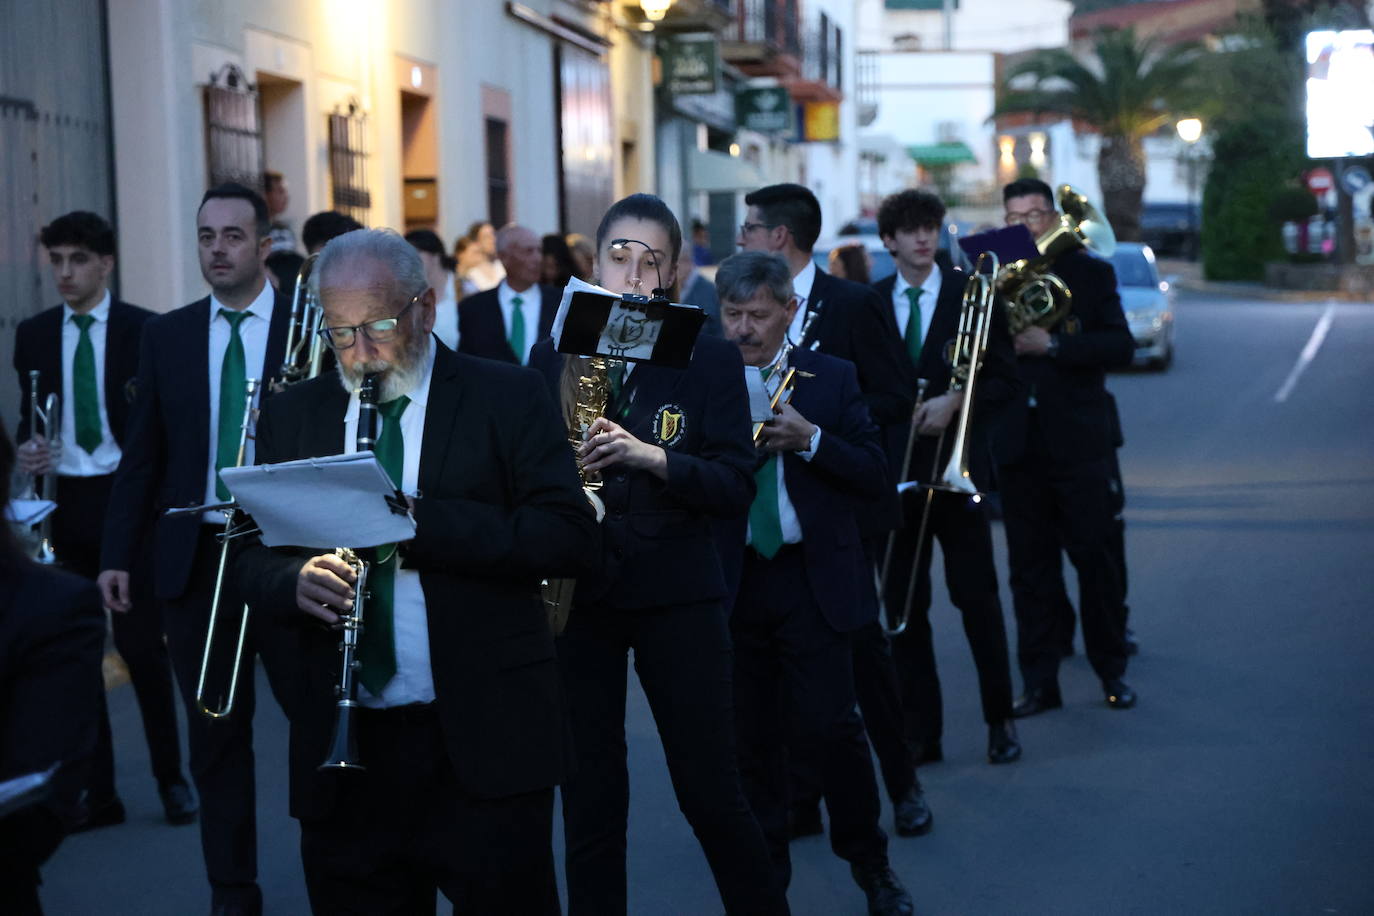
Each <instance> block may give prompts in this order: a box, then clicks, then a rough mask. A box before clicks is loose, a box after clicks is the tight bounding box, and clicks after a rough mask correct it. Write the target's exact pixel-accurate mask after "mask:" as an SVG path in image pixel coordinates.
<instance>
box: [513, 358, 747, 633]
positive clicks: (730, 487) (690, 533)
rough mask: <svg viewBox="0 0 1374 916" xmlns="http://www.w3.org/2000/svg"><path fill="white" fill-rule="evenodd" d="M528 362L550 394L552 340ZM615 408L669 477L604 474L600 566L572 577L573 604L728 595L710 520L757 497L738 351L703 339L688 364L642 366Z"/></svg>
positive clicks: (626, 604)
mask: <svg viewBox="0 0 1374 916" xmlns="http://www.w3.org/2000/svg"><path fill="white" fill-rule="evenodd" d="M530 365H531V367H533V368H537V369H539V370H540V371H541V372H543V373H544V376H545V379H546V381H547V382H548V385H549V387H550V390H552V391H553V392H554V396H555V397H557V396H558V394H557V393H558V385H559V377H560V375H561V373H562V371H563V356H562V355H561V354H559V353H557V352H556V351H555V350H554V349H553V340H552V339H549V340H544V341H541V342H540V343H538V344H536V345H535V348H534V352H533V353H531V354H530ZM621 405H628V412H627V413H626V414H625V416H624V418H623V419H621V420H620V421H619V422H620V425H621V426H623V427H625V429H627V430H628V431H629V432H630V433H632V434H633V435H635V436H636V437H638V438H639V439H642V440H643V441H645V442H650V443H653V444H655V445H661V446H663V448H664V450H665V451H666V452H667V455H668V479H667V480H666V481H663V480H660V479H658V478H657V477H655V476H654V475H653V474H650V473H649V472H648V471H625V470H621V469H617V468H611V469H609V470H608V471H607V472H606V474H605V476H604V484H603V486H602V487H601V490H600V495H601V498H602V500H603V501H604V502H605V503H606V518H605V522H604V523H603V525H602V526H601V527H602V537H603V541H604V549H603V550H602V562H601V568H600V570H599V571H598V573H597V574H595V575H590V576H586V577H584V578H582V579H579V581H578V584H577V592H576V602H577V605H578V606H579V607H581V606H588V607H592V606H604V607H614V608H621V609H638V608H647V607H661V606H663V605H670V604H689V603H693V602H698V601H717V600H722V599H724V598H726V597H727V593H728V590H727V587H726V579H725V575H724V572H723V570H722V568H721V562H720V556H719V554H718V553H717V551H716V545H715V539H714V536H713V532H712V519H736V518H740V517H742V516H744V515H745V514H746V513H747V512H748V511H749V503H750V501H751V500H752V499H753V498H754V445H753V436H752V427H751V426H750V422H749V395H748V391H747V389H746V388H745V386H744V362H743V360H742V359H741V358H740V355H739V350H738V348H736V347H735V345H734V344H730V343H726V342H725V341H723V340H719V339H717V338H714V337H706V336H700V337H698V338H697V344H696V351H695V352H694V353H693V354H692V361H691V364H690V365H689V366H688V367H687V368H686V369H681V370H680V369H667V368H663V367H661V366H651V365H647V364H640V365H639V366H637V367H636V368H635V369H634V371H633V372H632V373H631V374H630V378H629V379H628V380H627V381H626V383H625V388H624V390H623V391H622V392H621V399H620V401H619V402H618V403H617V404H613V405H611V410H610V413H611V414H612V415H616V414H617V413H618V410H617V408H618V407H620V406H621ZM564 447H565V448H566V447H567V446H566V443H565V446H564ZM569 454H571V450H569Z"/></svg>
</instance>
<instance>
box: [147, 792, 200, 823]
mask: <svg viewBox="0 0 1374 916" xmlns="http://www.w3.org/2000/svg"><path fill="white" fill-rule="evenodd" d="M157 794H158V795H159V796H161V798H162V810H163V813H164V814H166V815H167V823H169V824H175V825H177V826H181V825H183V824H194V823H195V822H196V812H197V811H199V810H200V809H199V807H198V806H197V805H196V799H195V796H194V795H192V794H191V787H190V786H188V785H186V783H184V782H173V783H168V784H167V785H165V786H161V787H159V788H158V790H157Z"/></svg>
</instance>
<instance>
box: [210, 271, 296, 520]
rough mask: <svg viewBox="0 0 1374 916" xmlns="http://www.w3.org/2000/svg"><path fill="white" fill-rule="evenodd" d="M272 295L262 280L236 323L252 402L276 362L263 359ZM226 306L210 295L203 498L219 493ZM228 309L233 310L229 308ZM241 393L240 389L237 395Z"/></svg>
mask: <svg viewBox="0 0 1374 916" xmlns="http://www.w3.org/2000/svg"><path fill="white" fill-rule="evenodd" d="M275 297H276V291H275V290H273V289H272V284H270V283H268V282H266V281H265V280H264V281H263V284H262V290H261V291H260V292H259V293H258V297H257V298H256V299H254V300H253V302H252V304H251V305H249V306H248V308H247V312H248V317H247V318H244V319H243V321H242V322H240V323H239V337H240V338H242V339H243V365H244V371H245V373H246V375H245V377H246V378H255V379H257V380H258V383H259V384H258V393H257V394H256V395H255V396H254V406H255V407H256V406H257V404H259V403H261V400H262V384H263V383H264V382H265V381H266V379H267V376H268V375H269V374H275V372H276V370H277V369H279V368H280V367H279V366H273V367H272V369H271V371H270V372H269V371H268V370H267V367H266V366H265V365H264V363H265V362H266V361H267V332H268V331H269V330H271V328H272V303H273V301H274V299H275ZM223 308H228V306H226V305H225V304H224V303H222V302H220V301H219V299H217V298H215V296H214V295H211V296H210V365H209V367H208V371H209V375H210V414H209V424H210V455H209V462H208V465H207V466H206V468H205V502H206V503H214V502H219V496H217V495H216V493H215V461H216V459H217V458H218V457H219V442H218V439H219V376H220V372H221V371H222V370H223V368H224V351H225V350H227V349H229V333H230V332H229V322H228V320H227V319H225V318H224V317H223V316H222V315H220V313H219V310H220V309H223ZM230 311H233V310H232V309H230ZM242 396H243V395H242V393H241V392H240V394H239V397H240V398H241V397H242ZM243 463H244V464H252V463H253V440H252V438H251V437H250V438H249V439H248V447H247V449H246V450H245V451H244V455H243ZM204 519H205V522H206V524H209V525H222V524H224V513H222V512H207V513H205V516H204Z"/></svg>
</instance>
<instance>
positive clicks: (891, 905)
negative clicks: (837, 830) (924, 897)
mask: <svg viewBox="0 0 1374 916" xmlns="http://www.w3.org/2000/svg"><path fill="white" fill-rule="evenodd" d="M849 873H850V874H852V875H853V876H854V881H855V883H856V884H858V885H859V887H861V888H863V892H864V895H865V896H866V897H868V912H869V916H914V914H915V912H916V904H915V903H913V902H912V900H911V895H910V894H908V893H907V891H906V888H904V887H902V882H901V881H899V880H897V876H896V875H895V874H893V873H892V866H891V865H889V864H888V863H887V861H886V859H884V860H883V861H881V862H878V863H877V864H873V865H854V864H851V865H850V866H849Z"/></svg>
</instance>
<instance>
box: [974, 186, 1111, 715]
mask: <svg viewBox="0 0 1374 916" xmlns="http://www.w3.org/2000/svg"><path fill="white" fill-rule="evenodd" d="M1002 197H1003V202H1004V205H1005V207H1006V222H1007V224H1008V225H1016V224H1021V225H1024V226H1026V228H1027V229H1029V230H1030V232H1031V234H1032V235H1034V236H1036V237H1038V236H1040V235H1042V234H1043V233H1045V232H1046V231H1048V230H1049V229H1051V228H1052V227H1053V226H1055V225H1056V224H1057V223H1058V221H1059V214H1058V212H1057V211H1056V210H1055V206H1054V193H1053V192H1052V191H1051V190H1050V187H1049V185H1047V184H1045V183H1044V182H1043V181H1040V180H1039V179H1034V178H1024V179H1020V180H1018V181H1014V182H1012V183H1011V184H1009V185H1007V186H1006V187H1005V188H1004V189H1003V190H1002ZM1050 270H1051V271H1052V272H1053V273H1055V274H1057V275H1058V276H1059V277H1060V278H1061V279H1062V280H1063V281H1064V282H1065V284H1067V286H1068V287H1069V289H1070V290H1071V291H1072V293H1073V300H1072V301H1073V305H1072V308H1071V309H1070V311H1069V313H1068V315H1067V316H1066V317H1064V318H1063V319H1062V320H1061V321H1060V322H1059V323H1058V324H1057V325H1056V326H1055V327H1054V328H1051V329H1049V330H1046V329H1045V328H1041V327H1037V326H1034V325H1032V326H1031V327H1028V328H1026V329H1025V330H1023V331H1021V332H1020V333H1019V334H1017V335H1016V336H1015V338H1014V339H1013V345H1014V347H1015V349H1016V355H1017V361H1018V363H1019V364H1020V370H1021V377H1022V380H1023V381H1024V383H1025V384H1024V386H1023V389H1022V390H1021V392H1020V393H1019V394H1018V395H1017V397H1016V398H1014V399H1013V400H1012V401H1011V402H1010V404H1009V405H1008V407H1007V410H1006V412H1005V416H1004V417H1003V420H1002V422H1001V424H1000V425H999V429H998V430H997V431H996V432H995V433H994V436H993V449H994V454H995V456H996V458H997V460H998V463H999V465H1000V471H1001V473H1000V479H1001V482H1002V512H1003V518H1004V521H1005V526H1006V531H1007V553H1008V558H1009V560H1010V563H1011V592H1012V599H1013V601H1014V602H1015V605H1016V628H1017V660H1018V661H1019V663H1020V667H1021V677H1022V682H1023V684H1024V687H1025V693H1024V694H1023V695H1022V697H1021V698H1020V699H1019V700H1017V702H1016V704H1015V707H1014V708H1013V714H1014V715H1016V716H1018V717H1020V716H1031V715H1035V714H1037V713H1040V712H1043V711H1045V710H1047V709H1055V708H1058V707H1060V706H1061V705H1063V700H1062V698H1061V696H1060V692H1059V661H1060V658H1061V652H1062V647H1063V636H1064V634H1063V627H1062V618H1061V613H1062V610H1061V608H1062V605H1061V603H1060V601H1059V600H1058V599H1059V597H1060V596H1061V595H1062V592H1063V588H1062V585H1058V586H1057V585H1056V583H1057V582H1060V581H1062V580H1061V572H1060V570H1061V565H1060V559H1059V550H1060V545H1062V546H1063V549H1064V551H1065V552H1066V553H1068V555H1069V560H1070V561H1071V562H1072V563H1073V565H1074V567H1075V568H1076V569H1077V570H1078V585H1079V595H1080V608H1079V613H1080V615H1081V618H1082V622H1083V642H1084V648H1085V649H1086V652H1087V656H1088V661H1089V662H1090V663H1091V664H1092V666H1093V670H1094V672H1096V674H1097V676H1098V678H1099V679H1100V680H1101V682H1102V690H1103V694H1104V695H1105V697H1106V701H1107V705H1108V706H1110V707H1112V708H1113V709H1127V708H1130V707H1131V706H1134V705H1135V702H1136V693H1135V691H1134V690H1133V689H1132V688H1131V687H1129V686H1128V685H1127V684H1126V683H1125V682H1124V681H1123V680H1122V677H1123V676H1124V675H1125V673H1126V658H1127V649H1126V615H1125V607H1124V604H1123V595H1124V592H1123V589H1122V583H1121V575H1122V572H1121V570H1120V569H1118V568H1117V561H1116V559H1115V557H1114V555H1113V549H1112V540H1113V537H1112V534H1113V528H1114V526H1115V524H1116V522H1115V518H1114V516H1115V505H1116V496H1115V494H1114V492H1113V489H1114V487H1113V484H1114V480H1115V477H1114V463H1115V454H1114V452H1115V441H1116V437H1115V427H1114V414H1113V408H1112V402H1111V396H1110V395H1109V394H1108V393H1107V389H1106V386H1105V375H1106V370H1107V369H1108V368H1110V367H1113V366H1124V365H1126V364H1128V363H1129V362H1130V360H1131V356H1132V354H1133V353H1134V346H1135V344H1134V340H1133V338H1132V337H1131V331H1130V328H1129V326H1128V325H1127V324H1126V317H1125V315H1124V314H1123V313H1122V311H1121V297H1120V295H1119V294H1118V293H1117V290H1116V276H1115V274H1114V272H1113V271H1112V266H1111V264H1109V263H1108V262H1106V261H1104V260H1102V259H1100V258H1096V257H1093V256H1092V255H1090V254H1088V253H1087V252H1085V251H1083V250H1081V249H1076V250H1073V251H1070V252H1068V253H1067V254H1063V255H1060V256H1059V257H1058V258H1056V259H1055V261H1054V263H1053V264H1052V265H1051V267H1050Z"/></svg>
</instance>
